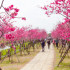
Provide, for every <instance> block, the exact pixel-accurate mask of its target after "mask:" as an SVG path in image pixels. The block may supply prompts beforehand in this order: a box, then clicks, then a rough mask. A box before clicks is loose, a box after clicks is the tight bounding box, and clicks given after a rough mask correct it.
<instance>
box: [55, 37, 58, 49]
mask: <svg viewBox="0 0 70 70" xmlns="http://www.w3.org/2000/svg"><path fill="white" fill-rule="evenodd" d="M55 42H56V47H57V49H58V43H59V40H58V38H57V39H56V40H55Z"/></svg>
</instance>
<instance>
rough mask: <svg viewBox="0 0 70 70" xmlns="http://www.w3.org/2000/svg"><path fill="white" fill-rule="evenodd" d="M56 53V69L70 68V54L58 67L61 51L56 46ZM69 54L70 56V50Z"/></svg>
mask: <svg viewBox="0 0 70 70" xmlns="http://www.w3.org/2000/svg"><path fill="white" fill-rule="evenodd" d="M55 52H56V53H55V54H56V62H55V68H54V70H70V57H69V58H68V56H66V57H65V59H64V60H63V62H62V63H60V65H59V67H57V64H58V63H59V61H60V59H61V58H60V53H59V50H57V48H55ZM68 55H69V56H70V52H69V53H68Z"/></svg>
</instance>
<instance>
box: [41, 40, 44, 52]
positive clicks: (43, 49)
mask: <svg viewBox="0 0 70 70" xmlns="http://www.w3.org/2000/svg"><path fill="white" fill-rule="evenodd" d="M41 45H42V52H44V47H45V41H44V40H42V43H41Z"/></svg>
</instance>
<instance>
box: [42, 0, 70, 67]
mask: <svg viewBox="0 0 70 70" xmlns="http://www.w3.org/2000/svg"><path fill="white" fill-rule="evenodd" d="M41 9H44V10H45V11H46V12H45V14H46V15H48V16H50V15H51V14H59V15H62V16H64V19H63V22H60V23H59V24H58V25H57V27H56V28H55V30H53V31H52V37H53V38H55V39H57V38H58V39H62V40H66V41H68V48H67V49H66V51H65V53H64V54H63V56H62V58H61V60H60V61H59V63H58V65H57V66H59V64H60V63H61V62H62V61H63V59H64V58H65V56H66V54H67V53H68V51H69V49H70V0H54V2H52V3H50V5H45V6H44V7H41ZM62 48H63V49H64V47H63V46H62Z"/></svg>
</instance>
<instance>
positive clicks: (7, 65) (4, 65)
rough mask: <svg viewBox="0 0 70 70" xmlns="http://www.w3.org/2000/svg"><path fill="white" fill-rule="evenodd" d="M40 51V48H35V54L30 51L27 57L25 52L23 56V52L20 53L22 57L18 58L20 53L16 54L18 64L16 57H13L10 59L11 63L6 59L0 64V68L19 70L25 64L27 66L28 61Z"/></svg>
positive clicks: (3, 69)
mask: <svg viewBox="0 0 70 70" xmlns="http://www.w3.org/2000/svg"><path fill="white" fill-rule="evenodd" d="M40 50H41V47H39V48H35V52H33V49H32V48H31V49H30V51H31V52H30V54H29V55H28V54H27V53H26V52H25V54H26V55H24V52H23V53H22V56H20V53H17V56H18V59H19V61H20V62H18V60H17V57H16V55H13V56H12V57H11V59H12V60H13V62H12V63H11V62H9V58H6V59H5V60H4V61H3V62H2V63H0V67H1V68H2V70H20V69H21V68H22V67H23V66H24V65H25V64H27V63H28V62H29V61H30V60H32V59H33V58H34V56H36V54H37V53H38V52H39V51H40Z"/></svg>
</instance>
